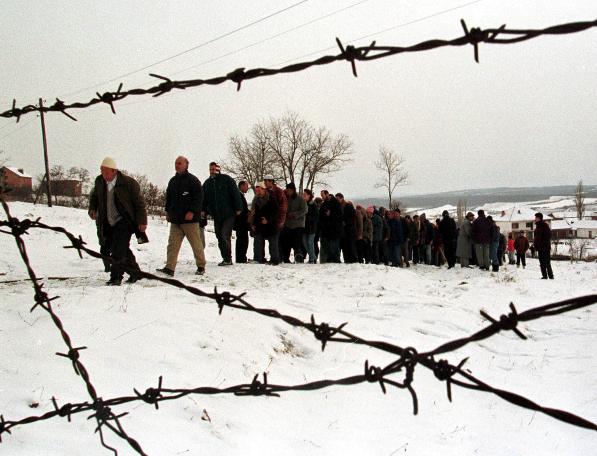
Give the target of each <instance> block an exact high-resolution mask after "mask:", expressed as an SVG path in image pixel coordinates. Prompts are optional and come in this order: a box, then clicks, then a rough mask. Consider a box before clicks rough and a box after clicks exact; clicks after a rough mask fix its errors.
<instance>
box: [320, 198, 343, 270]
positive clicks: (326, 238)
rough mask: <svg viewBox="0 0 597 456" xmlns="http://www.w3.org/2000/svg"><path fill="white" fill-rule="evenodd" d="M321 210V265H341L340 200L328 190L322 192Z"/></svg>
mask: <svg viewBox="0 0 597 456" xmlns="http://www.w3.org/2000/svg"><path fill="white" fill-rule="evenodd" d="M321 198H322V199H323V202H322V203H321V208H320V209H319V230H320V240H321V251H320V253H319V262H320V263H340V235H341V232H342V208H341V207H340V203H339V202H338V200H337V199H336V198H335V197H334V195H332V194H331V193H330V192H328V191H327V190H322V191H321Z"/></svg>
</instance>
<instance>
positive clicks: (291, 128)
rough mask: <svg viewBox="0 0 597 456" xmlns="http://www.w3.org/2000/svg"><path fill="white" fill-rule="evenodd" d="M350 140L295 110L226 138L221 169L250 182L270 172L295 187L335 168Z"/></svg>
mask: <svg viewBox="0 0 597 456" xmlns="http://www.w3.org/2000/svg"><path fill="white" fill-rule="evenodd" d="M351 148H352V143H351V142H350V140H349V139H348V137H347V136H345V135H338V136H336V137H334V136H332V134H331V133H330V132H329V130H327V129H326V128H325V127H319V128H317V129H316V128H314V127H313V126H311V125H310V124H309V123H308V122H307V121H305V120H304V119H301V118H300V117H299V115H298V114H296V113H292V112H290V113H287V114H286V115H285V116H284V117H282V118H280V119H275V118H271V119H269V121H267V122H264V121H260V122H258V123H257V124H255V125H254V126H253V128H252V130H251V133H250V135H249V137H247V138H241V137H239V136H233V137H231V138H230V146H229V157H228V159H226V160H223V164H222V167H223V169H224V170H225V171H226V172H228V173H230V174H232V175H235V176H236V177H237V178H242V179H245V180H247V181H248V182H250V183H251V184H252V183H254V182H255V181H257V180H261V179H263V176H264V175H265V174H273V175H274V177H275V178H276V179H278V180H282V181H284V182H294V183H295V184H296V185H297V187H298V191H299V192H302V190H303V189H304V188H312V187H313V186H314V185H316V184H318V183H320V182H319V181H318V179H319V178H321V176H324V175H326V174H331V173H334V172H336V171H338V170H339V169H340V168H341V167H342V165H343V164H344V163H345V162H347V161H349V160H350V154H351Z"/></svg>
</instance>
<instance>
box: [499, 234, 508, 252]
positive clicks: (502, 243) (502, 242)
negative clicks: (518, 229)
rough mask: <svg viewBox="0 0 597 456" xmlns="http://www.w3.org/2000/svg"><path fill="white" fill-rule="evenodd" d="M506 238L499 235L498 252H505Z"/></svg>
mask: <svg viewBox="0 0 597 456" xmlns="http://www.w3.org/2000/svg"><path fill="white" fill-rule="evenodd" d="M506 245H507V243H506V236H504V235H503V234H500V242H499V244H498V252H505V251H506Z"/></svg>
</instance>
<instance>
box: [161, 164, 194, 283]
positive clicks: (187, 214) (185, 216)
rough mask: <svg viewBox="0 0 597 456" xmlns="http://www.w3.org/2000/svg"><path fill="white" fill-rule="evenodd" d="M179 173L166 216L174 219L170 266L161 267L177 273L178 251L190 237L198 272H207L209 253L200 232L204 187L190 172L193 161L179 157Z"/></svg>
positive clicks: (168, 198) (170, 185)
mask: <svg viewBox="0 0 597 456" xmlns="http://www.w3.org/2000/svg"><path fill="white" fill-rule="evenodd" d="M174 170H175V171H176V174H175V175H174V177H172V178H171V179H170V182H168V188H167V189H166V217H167V220H168V221H169V222H170V235H169V236H168V247H167V249H166V266H164V267H163V268H161V269H157V271H158V272H163V273H164V274H166V275H169V276H173V275H174V270H175V269H176V263H177V262H178V252H179V251H180V246H181V245H182V241H183V239H184V238H185V237H186V238H187V240H188V241H189V244H191V248H192V249H193V255H194V256H195V264H196V265H197V272H196V274H197V275H203V274H205V254H204V252H203V243H202V242H201V234H200V231H199V218H200V217H201V206H202V204H203V189H202V188H201V182H200V181H199V179H197V177H195V176H194V175H192V174H191V173H189V160H188V159H187V158H186V157H183V156H180V157H177V158H176V160H175V161H174Z"/></svg>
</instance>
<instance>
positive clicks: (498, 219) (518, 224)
mask: <svg viewBox="0 0 597 456" xmlns="http://www.w3.org/2000/svg"><path fill="white" fill-rule="evenodd" d="M536 213H537V211H535V210H533V209H531V208H529V207H516V206H515V207H512V208H510V209H506V210H503V211H502V212H501V213H499V214H497V215H492V217H493V220H494V222H495V223H496V225H497V226H499V227H500V231H501V233H502V234H503V235H505V236H508V233H517V232H519V231H524V232H525V233H527V237H528V238H529V240H532V239H533V235H532V233H533V230H534V229H535V214H536ZM543 220H544V221H546V222H547V224H548V225H551V223H552V220H551V217H550V216H549V215H546V214H543Z"/></svg>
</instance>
